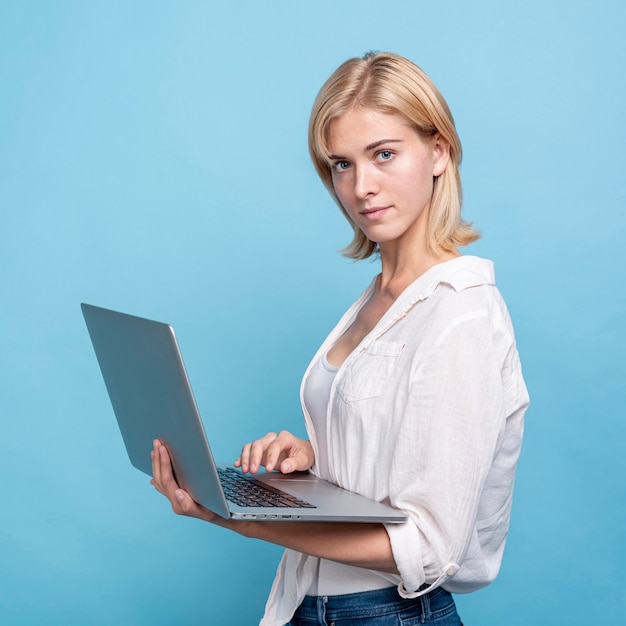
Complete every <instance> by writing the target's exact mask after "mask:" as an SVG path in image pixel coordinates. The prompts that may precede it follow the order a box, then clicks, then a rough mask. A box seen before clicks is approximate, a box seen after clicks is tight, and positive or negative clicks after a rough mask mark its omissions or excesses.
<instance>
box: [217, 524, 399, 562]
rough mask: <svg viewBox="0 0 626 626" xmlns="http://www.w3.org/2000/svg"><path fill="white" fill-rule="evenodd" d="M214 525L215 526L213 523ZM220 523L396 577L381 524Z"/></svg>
mask: <svg viewBox="0 0 626 626" xmlns="http://www.w3.org/2000/svg"><path fill="white" fill-rule="evenodd" d="M213 521H214V523H215V520H213ZM222 522H223V523H222ZM222 522H220V521H218V522H217V523H218V524H219V525H220V526H224V527H226V528H229V529H230V530H234V531H235V532H237V533H239V534H241V535H243V536H245V537H251V538H254V539H261V540H263V541H268V542H270V543H274V544H277V545H280V546H283V547H285V548H290V549H292V550H296V551H298V552H303V553H305V554H310V555H312V556H316V557H320V558H323V559H329V560H332V561H337V562H339V563H345V564H346V565H354V566H357V567H364V568H367V569H375V570H379V571H383V572H391V573H394V574H397V573H398V570H397V568H396V564H395V561H394V559H393V554H392V550H391V543H390V541H389V535H388V534H387V531H386V530H385V527H384V526H383V525H382V524H362V523H349V522H254V521H251V522H243V521H231V520H222Z"/></svg>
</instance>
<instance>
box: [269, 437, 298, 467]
mask: <svg viewBox="0 0 626 626" xmlns="http://www.w3.org/2000/svg"><path fill="white" fill-rule="evenodd" d="M298 441H300V440H299V439H298V438H297V437H294V435H292V434H291V433H290V432H289V431H287V430H281V431H280V432H279V433H278V435H276V437H275V439H274V441H273V442H272V443H271V444H270V445H269V446H268V449H267V453H266V460H265V469H266V470H267V471H268V472H269V471H272V470H273V469H274V468H276V467H279V468H280V471H281V472H282V471H283V469H282V468H283V464H285V461H287V460H288V459H290V458H291V457H293V456H294V453H296V452H297V449H298ZM297 467H298V463H297V459H296V463H294V462H293V459H291V460H289V462H288V463H287V464H286V465H285V470H286V471H284V472H283V473H285V474H287V473H289V472H290V471H294V470H295V469H297Z"/></svg>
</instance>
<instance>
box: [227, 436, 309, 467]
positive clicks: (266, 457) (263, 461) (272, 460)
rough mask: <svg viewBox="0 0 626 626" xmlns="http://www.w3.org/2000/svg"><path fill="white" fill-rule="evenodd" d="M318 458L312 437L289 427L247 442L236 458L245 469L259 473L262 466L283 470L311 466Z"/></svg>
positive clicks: (237, 465)
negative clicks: (297, 435)
mask: <svg viewBox="0 0 626 626" xmlns="http://www.w3.org/2000/svg"><path fill="white" fill-rule="evenodd" d="M314 462H315V454H314V452H313V446H312V445H311V442H310V441H309V440H308V439H300V437H296V436H295V435H292V434H291V433H290V432H288V431H286V430H281V431H280V432H279V433H267V435H265V436H264V437H261V439H257V440H256V441H253V442H252V443H247V444H245V445H244V446H243V447H242V449H241V454H240V455H239V457H238V458H237V460H236V461H235V467H240V468H241V471H242V472H244V473H247V472H250V473H251V474H256V472H258V470H259V468H260V467H265V469H266V471H268V472H271V471H272V470H274V469H277V470H279V471H280V472H282V473H283V474H289V473H291V472H297V471H305V470H308V469H311V467H312V466H313V463H314Z"/></svg>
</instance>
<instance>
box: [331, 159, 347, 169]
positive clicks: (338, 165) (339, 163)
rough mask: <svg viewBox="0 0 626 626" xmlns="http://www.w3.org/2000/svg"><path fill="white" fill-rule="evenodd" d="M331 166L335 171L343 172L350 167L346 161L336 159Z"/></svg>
mask: <svg viewBox="0 0 626 626" xmlns="http://www.w3.org/2000/svg"><path fill="white" fill-rule="evenodd" d="M332 167H333V169H334V170H335V171H336V172H345V171H346V170H347V169H348V168H349V167H350V163H348V161H337V162H336V163H335V164H334V165H333V166H332Z"/></svg>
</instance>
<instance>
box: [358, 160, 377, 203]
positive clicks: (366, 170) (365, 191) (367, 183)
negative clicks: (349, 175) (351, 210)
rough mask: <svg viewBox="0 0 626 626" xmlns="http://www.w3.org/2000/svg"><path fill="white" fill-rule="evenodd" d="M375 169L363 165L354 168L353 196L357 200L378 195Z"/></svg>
mask: <svg viewBox="0 0 626 626" xmlns="http://www.w3.org/2000/svg"><path fill="white" fill-rule="evenodd" d="M376 174H377V172H376V168H373V167H371V166H370V165H369V164H364V165H361V166H359V167H357V168H356V172H355V180H354V194H355V195H356V197H357V198H360V199H363V200H364V199H365V198H368V197H371V196H374V195H376V194H377V193H378V177H377V175H376Z"/></svg>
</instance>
